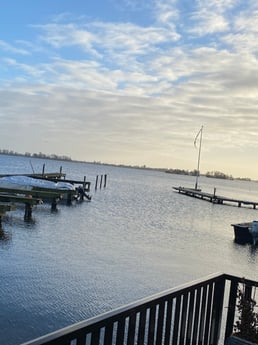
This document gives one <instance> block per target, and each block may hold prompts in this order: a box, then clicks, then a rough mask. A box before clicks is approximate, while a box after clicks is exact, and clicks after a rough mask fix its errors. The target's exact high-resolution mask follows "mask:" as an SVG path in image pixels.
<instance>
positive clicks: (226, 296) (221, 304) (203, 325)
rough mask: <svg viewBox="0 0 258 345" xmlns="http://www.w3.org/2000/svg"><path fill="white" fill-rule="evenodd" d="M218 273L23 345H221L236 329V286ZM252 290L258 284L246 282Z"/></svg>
mask: <svg viewBox="0 0 258 345" xmlns="http://www.w3.org/2000/svg"><path fill="white" fill-rule="evenodd" d="M242 280H243V278H240V277H235V276H231V275H227V274H214V275H210V276H208V277H206V278H205V279H200V280H198V281H195V282H192V283H189V284H185V285H182V286H180V287H178V288H174V289H171V290H167V291H164V292H162V293H159V294H156V295H154V296H151V297H148V298H145V299H142V300H140V301H137V302H134V303H131V304H129V305H127V306H124V307H122V308H119V309H116V310H114V311H111V312H108V313H104V314H102V315H100V316H97V317H94V318H92V319H89V320H86V321H82V322H79V323H77V324H74V325H72V326H69V327H66V328H63V329H61V330H59V331H56V332H53V333H50V334H48V335H45V336H43V337H40V338H38V339H35V340H32V341H29V342H27V343H25V344H24V345H39V344H49V345H50V344H53V345H61V344H62V345H122V344H123V345H124V344H126V345H136V344H137V345H145V344H148V345H152V344H155V345H174V344H180V345H181V344H182V345H183V344H185V345H197V344H198V345H200V344H202V345H208V344H210V345H217V344H219V343H220V344H222V343H224V341H225V339H227V337H229V336H230V335H231V333H232V331H233V326H234V322H235V309H236V301H237V289H238V284H239V283H240V282H241V281H242ZM245 283H246V284H247V285H248V286H249V287H250V288H249V291H250V293H251V290H252V288H254V287H256V286H258V283H257V282H254V281H251V280H245Z"/></svg>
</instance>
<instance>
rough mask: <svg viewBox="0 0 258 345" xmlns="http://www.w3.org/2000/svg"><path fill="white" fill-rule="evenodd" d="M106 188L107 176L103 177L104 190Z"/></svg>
mask: <svg viewBox="0 0 258 345" xmlns="http://www.w3.org/2000/svg"><path fill="white" fill-rule="evenodd" d="M106 186H107V174H105V175H104V188H106Z"/></svg>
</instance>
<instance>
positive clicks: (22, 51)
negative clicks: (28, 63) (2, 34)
mask: <svg viewBox="0 0 258 345" xmlns="http://www.w3.org/2000/svg"><path fill="white" fill-rule="evenodd" d="M0 49H2V50H3V51H5V52H9V53H13V54H18V55H30V52H29V51H28V50H25V49H21V48H17V47H15V46H13V45H11V44H10V43H7V42H5V41H3V40H0Z"/></svg>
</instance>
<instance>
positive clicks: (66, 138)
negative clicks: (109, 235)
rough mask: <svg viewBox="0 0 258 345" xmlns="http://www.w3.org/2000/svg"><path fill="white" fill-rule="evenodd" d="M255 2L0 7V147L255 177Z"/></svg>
mask: <svg viewBox="0 0 258 345" xmlns="http://www.w3.org/2000/svg"><path fill="white" fill-rule="evenodd" d="M257 34H258V2H257V1H256V0H191V1H189V0H187V1H186V0H94V1H93V0H71V1H70V0H8V1H6V0H5V1H3V0H0V121H1V122H0V148H1V149H8V150H14V151H16V152H19V153H25V152H30V153H38V152H42V153H45V154H57V155H66V156H69V157H71V158H72V159H75V160H83V161H88V162H91V161H100V162H102V163H114V164H125V165H138V166H143V165H146V166H148V167H153V168H174V169H186V170H194V169H196V168H197V158H198V143H197V148H196V147H195V146H194V139H195V137H196V134H197V133H198V131H199V130H200V128H201V126H203V140H202V151H201V160H200V171H201V173H206V172H207V171H221V172H223V173H225V174H229V175H232V176H234V177H249V178H253V179H258V78H257V76H258V59H257V53H258V40H257Z"/></svg>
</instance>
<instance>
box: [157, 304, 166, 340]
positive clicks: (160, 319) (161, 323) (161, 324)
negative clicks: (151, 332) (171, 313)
mask: <svg viewBox="0 0 258 345" xmlns="http://www.w3.org/2000/svg"><path fill="white" fill-rule="evenodd" d="M164 310H165V300H163V301H161V302H160V303H159V314H158V326H157V338H156V344H157V345H161V344H162V339H163V328H164Z"/></svg>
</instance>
